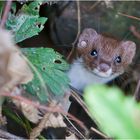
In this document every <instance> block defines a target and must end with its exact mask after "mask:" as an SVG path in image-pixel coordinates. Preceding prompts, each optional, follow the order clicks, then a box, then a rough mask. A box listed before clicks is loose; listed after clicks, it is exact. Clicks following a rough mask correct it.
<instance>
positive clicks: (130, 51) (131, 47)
mask: <svg viewBox="0 0 140 140" xmlns="http://www.w3.org/2000/svg"><path fill="white" fill-rule="evenodd" d="M121 46H122V48H123V50H124V52H125V57H126V59H127V61H129V63H131V62H132V59H133V57H134V56H135V53H136V44H135V43H134V42H132V41H123V42H122V44H121Z"/></svg>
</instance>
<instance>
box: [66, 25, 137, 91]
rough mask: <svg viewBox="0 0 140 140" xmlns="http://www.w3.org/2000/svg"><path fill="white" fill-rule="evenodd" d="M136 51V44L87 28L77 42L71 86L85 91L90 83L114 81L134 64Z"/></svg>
mask: <svg viewBox="0 0 140 140" xmlns="http://www.w3.org/2000/svg"><path fill="white" fill-rule="evenodd" d="M135 51H136V44H135V43H134V42H132V41H124V40H122V41H119V40H117V39H114V38H111V37H106V36H103V35H101V34H98V33H97V32H96V31H95V30H94V29H92V28H86V29H84V30H83V32H82V33H81V34H80V36H79V39H78V42H77V48H76V54H77V57H76V58H75V59H74V61H73V62H72V64H71V68H70V70H69V71H68V77H69V78H70V81H71V83H70V85H71V86H72V87H74V88H76V89H77V90H79V91H83V89H84V88H85V86H87V85H89V84H104V83H107V82H109V81H111V80H113V79H114V78H116V77H117V76H119V75H120V74H122V73H123V72H124V71H125V69H126V68H127V66H128V65H129V64H130V63H131V62H132V59H133V57H134V55H135Z"/></svg>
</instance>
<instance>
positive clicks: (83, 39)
mask: <svg viewBox="0 0 140 140" xmlns="http://www.w3.org/2000/svg"><path fill="white" fill-rule="evenodd" d="M97 36H98V33H97V32H96V31H95V30H94V29H92V28H86V29H84V30H83V32H82V33H81V34H80V36H79V39H78V47H79V48H83V47H86V46H88V44H89V43H90V42H92V41H93V40H95V38H97Z"/></svg>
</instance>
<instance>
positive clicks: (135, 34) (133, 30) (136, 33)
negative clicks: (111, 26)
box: [130, 26, 140, 39]
mask: <svg viewBox="0 0 140 140" xmlns="http://www.w3.org/2000/svg"><path fill="white" fill-rule="evenodd" d="M130 31H131V32H132V33H133V35H134V36H135V37H137V38H138V39H140V33H139V32H137V31H136V28H135V26H131V27H130Z"/></svg>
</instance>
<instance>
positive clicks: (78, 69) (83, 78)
mask: <svg viewBox="0 0 140 140" xmlns="http://www.w3.org/2000/svg"><path fill="white" fill-rule="evenodd" d="M68 76H69V78H70V81H71V83H70V85H71V86H73V87H74V88H76V89H77V90H83V89H84V88H85V86H87V85H89V84H104V83H107V82H109V81H111V80H112V79H114V78H115V77H117V75H116V76H115V75H113V76H110V77H108V78H103V77H99V76H97V75H95V74H94V73H93V72H91V71H89V70H88V69H86V68H85V67H84V65H83V61H82V59H81V58H79V59H77V60H75V61H74V63H73V64H72V65H71V68H70V70H69V71H68Z"/></svg>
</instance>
